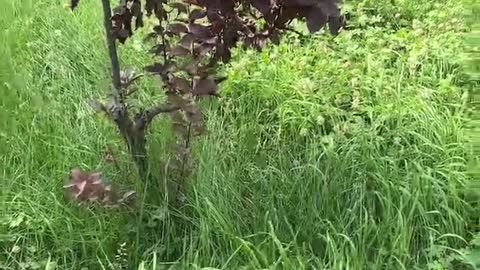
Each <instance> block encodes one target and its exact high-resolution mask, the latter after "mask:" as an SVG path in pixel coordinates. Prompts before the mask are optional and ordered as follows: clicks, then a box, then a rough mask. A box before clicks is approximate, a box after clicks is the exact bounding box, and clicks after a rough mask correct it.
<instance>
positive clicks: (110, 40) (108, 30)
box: [102, 0, 121, 92]
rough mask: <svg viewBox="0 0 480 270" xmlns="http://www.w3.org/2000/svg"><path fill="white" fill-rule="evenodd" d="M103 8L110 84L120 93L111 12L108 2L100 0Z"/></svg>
mask: <svg viewBox="0 0 480 270" xmlns="http://www.w3.org/2000/svg"><path fill="white" fill-rule="evenodd" d="M102 6H103V24H104V27H105V35H106V37H107V45H108V54H109V56H110V63H111V65H112V82H113V86H114V87H115V90H117V92H120V88H121V81H120V62H119V61H118V54H117V46H116V44H115V38H114V36H113V32H112V31H113V25H112V21H111V20H110V18H111V17H112V11H111V9H110V0H102Z"/></svg>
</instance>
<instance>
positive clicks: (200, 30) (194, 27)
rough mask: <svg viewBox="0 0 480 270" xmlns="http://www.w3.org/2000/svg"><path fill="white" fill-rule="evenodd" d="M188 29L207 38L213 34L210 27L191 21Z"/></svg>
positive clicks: (200, 36) (198, 35)
mask: <svg viewBox="0 0 480 270" xmlns="http://www.w3.org/2000/svg"><path fill="white" fill-rule="evenodd" d="M188 30H189V31H190V33H192V34H193V35H195V36H196V37H198V38H206V37H210V36H211V32H210V29H209V28H208V27H207V26H204V25H201V24H196V23H190V24H189V25H188Z"/></svg>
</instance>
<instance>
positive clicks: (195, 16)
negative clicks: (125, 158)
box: [189, 9, 207, 21]
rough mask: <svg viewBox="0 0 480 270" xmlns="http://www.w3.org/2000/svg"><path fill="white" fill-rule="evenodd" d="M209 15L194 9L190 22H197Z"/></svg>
mask: <svg viewBox="0 0 480 270" xmlns="http://www.w3.org/2000/svg"><path fill="white" fill-rule="evenodd" d="M206 15H207V13H206V12H205V11H203V10H201V9H194V10H192V11H191V12H190V16H189V19H190V21H195V20H198V19H201V18H204V17H205V16H206Z"/></svg>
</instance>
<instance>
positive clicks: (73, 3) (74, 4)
mask: <svg viewBox="0 0 480 270" xmlns="http://www.w3.org/2000/svg"><path fill="white" fill-rule="evenodd" d="M78 2H80V0H71V1H70V8H71V9H72V10H74V9H75V8H76V7H77V6H78Z"/></svg>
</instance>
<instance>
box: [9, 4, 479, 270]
mask: <svg viewBox="0 0 480 270" xmlns="http://www.w3.org/2000/svg"><path fill="white" fill-rule="evenodd" d="M99 2H100V1H82V3H81V6H80V7H79V9H78V10H77V11H75V12H73V13H72V12H71V11H69V10H68V9H66V8H65V6H64V2H63V0H39V1H31V0H15V1H8V0H2V1H1V5H0V6H2V8H1V9H0V28H1V30H0V180H1V182H0V183H1V186H0V188H1V193H0V196H1V197H0V211H1V212H0V269H137V268H138V269H469V268H468V261H467V259H468V258H475V255H472V254H474V253H475V252H477V254H478V250H475V249H466V248H468V244H469V243H471V242H474V241H475V240H474V235H475V234H474V233H475V230H476V229H478V218H479V214H478V213H479V210H478V205H479V202H480V199H479V198H480V196H478V193H476V191H475V188H477V189H478V186H479V184H478V180H476V179H478V174H476V173H475V171H478V165H476V164H478V162H477V160H476V159H475V158H474V157H475V154H476V153H475V151H476V150H475V148H474V147H473V146H472V144H470V143H468V141H469V138H470V137H472V136H471V135H473V134H476V133H475V131H478V125H476V124H478V121H475V119H474V117H471V116H472V115H473V112H474V110H472V106H471V104H472V99H473V98H472V96H473V97H475V95H471V93H473V90H474V89H476V88H478V81H477V83H476V81H474V80H473V79H472V77H469V76H468V74H467V71H466V69H465V68H464V63H465V61H464V60H465V59H464V58H465V57H467V56H466V55H467V54H465V52H467V48H466V45H465V44H464V42H463V36H464V34H465V32H468V31H469V29H468V28H469V27H467V25H466V23H467V20H465V18H466V16H464V14H465V13H466V12H467V9H468V8H467V7H466V6H462V4H460V3H459V1H453V0H441V1H438V0H425V1H411V0H403V1H388V3H387V1H384V2H382V1H368V0H364V1H359V0H354V1H348V2H347V4H346V5H345V10H346V11H347V12H348V13H349V14H350V15H351V16H350V17H351V18H350V21H349V24H350V29H349V30H348V31H344V32H343V33H341V34H340V35H339V36H337V37H335V38H333V37H330V36H328V35H324V34H320V35H316V36H314V37H309V38H298V37H295V36H294V35H291V36H289V37H288V38H286V39H284V40H283V42H282V43H281V44H280V45H279V46H276V47H269V48H267V49H266V50H265V51H263V52H262V53H257V52H253V51H242V50H237V51H236V52H235V56H234V58H235V60H234V61H233V62H232V63H231V64H229V65H228V66H225V67H223V71H224V72H225V73H226V74H228V80H227V81H226V82H224V83H223V86H222V90H221V93H222V97H221V98H219V99H216V100H211V101H208V102H205V104H203V105H204V107H205V111H206V112H207V117H208V125H209V129H210V133H209V134H208V136H206V137H204V138H202V139H200V140H198V141H197V142H196V145H195V149H194V155H195V158H196V162H195V164H196V167H195V170H194V172H193V174H192V177H191V179H189V183H190V184H191V185H190V186H189V191H188V193H187V198H186V205H187V207H186V208H185V209H183V210H181V211H180V210H173V209H168V208H167V207H166V203H165V202H166V201H167V200H168V198H167V197H166V196H165V195H164V194H166V193H165V192H164V190H163V188H162V187H163V186H164V185H163V180H162V181H160V182H159V183H147V184H143V183H140V182H139V181H138V177H137V176H136V174H135V169H134V166H133V165H132V164H131V162H130V160H129V158H128V154H126V153H125V152H126V151H125V149H124V145H123V144H122V142H121V140H120V139H119V136H118V135H117V133H116V131H115V127H114V126H113V125H112V124H111V123H110V122H109V121H108V120H107V119H105V118H104V117H102V116H101V115H97V114H95V113H94V112H93V111H92V110H91V109H90V108H89V106H88V104H87V101H88V100H89V99H91V98H102V97H104V96H105V93H106V89H107V88H108V85H109V80H108V78H109V65H108V64H109V62H108V60H107V54H106V51H105V46H104V38H103V29H102V23H101V11H100V8H99V7H100V3H99ZM378 2H381V3H378ZM141 36H142V35H141V34H139V35H137V36H135V37H134V38H133V40H131V41H130V42H129V43H128V44H126V45H125V46H121V49H120V55H121V59H122V62H123V63H122V64H124V65H125V66H130V67H134V68H137V69H139V68H141V67H143V66H145V65H146V64H148V63H150V62H151V59H150V56H149V55H148V54H146V52H145V46H146V45H145V44H144V43H142V39H141ZM468 57H471V55H470V56H468ZM140 89H142V91H140V92H139V93H138V95H137V96H136V97H135V98H136V100H139V103H140V104H148V103H155V102H157V101H159V100H161V99H162V98H163V97H162V95H161V94H160V93H161V89H160V87H159V86H158V84H157V83H156V80H155V78H147V79H146V80H143V81H142V83H141V84H140ZM469 93H470V94H469ZM167 125H168V123H167V120H165V119H161V120H159V121H157V122H156V123H155V124H154V127H153V128H152V130H151V131H150V134H151V136H150V140H149V151H150V153H151V155H152V157H153V159H152V168H153V169H154V170H156V171H160V169H161V168H158V165H156V164H161V161H163V162H165V161H167V160H168V152H167V151H166V150H165V149H166V148H167V145H166V144H167V142H166V141H168V140H165V138H169V136H170V137H171V134H169V132H168V128H167V127H168V126H167ZM106 149H109V150H108V151H111V152H112V153H114V155H115V157H116V159H117V162H118V163H119V164H120V169H116V168H115V167H114V166H112V165H111V164H107V163H105V162H104V158H103V153H104V152H105V150H106ZM477 153H478V152H477ZM76 166H80V167H82V168H84V169H90V170H94V169H95V170H101V171H103V172H105V174H106V176H107V178H108V179H109V180H110V181H112V182H115V183H119V184H120V185H122V186H123V187H129V188H135V189H136V190H137V192H138V195H139V198H140V200H141V202H143V203H142V204H140V206H139V207H138V208H136V209H134V210H133V211H123V210H105V209H84V208H80V207H77V206H75V205H73V204H70V203H67V202H66V201H65V199H64V196H63V192H62V185H63V183H64V180H65V178H66V177H67V175H68V173H69V170H70V169H71V168H72V167H76ZM167 180H168V179H167ZM476 181H477V182H476ZM479 257H480V255H479ZM477 259H478V258H477ZM209 267H210V268H209ZM470 267H472V265H470Z"/></svg>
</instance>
